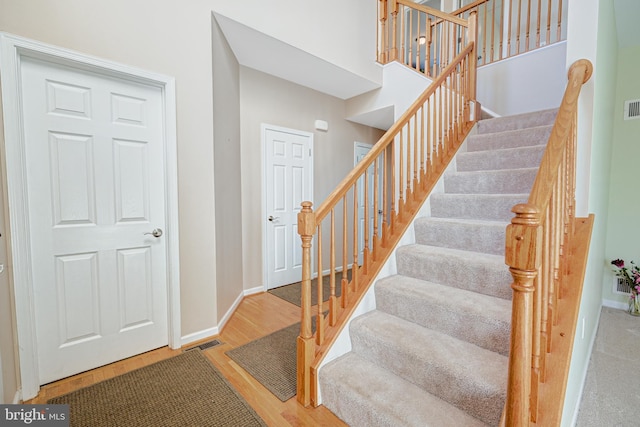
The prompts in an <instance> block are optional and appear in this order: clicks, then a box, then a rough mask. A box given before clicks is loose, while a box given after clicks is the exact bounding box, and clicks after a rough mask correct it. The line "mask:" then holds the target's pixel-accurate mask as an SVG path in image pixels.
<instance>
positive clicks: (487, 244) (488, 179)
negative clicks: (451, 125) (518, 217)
mask: <svg viewBox="0 0 640 427" xmlns="http://www.w3.org/2000/svg"><path fill="white" fill-rule="evenodd" d="M556 114H557V110H555V109H553V110H546V111H542V112H535V113H527V114H520V115H517V116H511V117H499V118H493V119H487V120H482V121H480V122H478V124H477V128H476V129H477V132H476V134H474V135H472V136H469V137H468V138H467V140H466V141H465V143H464V148H463V149H464V150H465V151H460V152H459V153H457V154H456V158H455V161H454V163H453V166H452V168H450V169H449V170H448V171H447V173H446V174H445V175H444V177H443V185H442V188H444V192H438V193H432V194H431V196H430V198H429V202H428V207H429V211H430V212H429V214H430V216H428V217H423V218H419V219H416V221H415V222H414V223H413V227H412V228H411V229H412V230H413V233H414V235H413V237H415V242H416V243H414V244H409V245H405V246H400V247H397V248H396V250H395V264H396V267H397V274H396V275H393V276H390V277H385V278H382V279H379V280H377V282H376V284H375V288H374V292H375V301H376V307H375V309H374V310H373V311H370V312H369V313H366V314H364V315H362V316H360V317H358V318H355V319H353V320H352V321H351V324H350V328H349V334H350V338H351V344H352V350H351V351H350V352H349V353H347V354H346V355H344V356H341V357H340V358H338V359H336V360H334V361H332V362H329V363H328V364H327V365H325V366H324V367H322V368H321V370H320V373H319V378H320V386H321V394H322V399H323V404H324V405H325V406H326V407H327V408H329V409H330V410H332V411H333V412H334V413H336V415H337V416H339V417H340V418H342V419H343V420H344V421H346V422H347V423H348V424H350V425H352V426H367V427H368V426H394V427H395V426H421V427H422V426H456V427H457V426H473V425H498V424H499V420H500V416H501V413H502V410H503V408H504V402H505V397H506V379H507V368H508V357H507V356H508V353H509V340H510V327H511V326H510V324H511V298H512V289H511V283H512V281H513V278H512V276H511V273H510V272H509V269H508V267H507V265H505V261H504V246H505V234H506V227H507V225H508V224H509V223H510V222H511V220H512V219H513V218H514V214H513V213H512V212H511V209H512V208H513V206H514V205H517V204H520V203H526V202H527V200H528V198H529V192H530V191H531V187H532V185H533V182H534V179H535V176H536V174H537V170H538V167H539V163H540V161H541V159H542V156H543V154H544V149H545V146H546V144H547V141H548V139H549V136H550V134H551V131H552V128H553V126H552V125H553V122H554V120H555V117H556ZM425 212H426V211H425ZM485 423H486V424H485Z"/></svg>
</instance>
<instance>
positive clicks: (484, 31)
mask: <svg viewBox="0 0 640 427" xmlns="http://www.w3.org/2000/svg"><path fill="white" fill-rule="evenodd" d="M480 7H482V8H484V16H483V18H484V23H483V24H482V43H479V44H481V45H482V64H486V63H487V44H488V43H489V40H487V39H488V37H487V15H488V13H487V12H488V11H487V4H486V3H484V4H481V5H480V6H479V7H478V9H480ZM478 38H480V36H479V35H478Z"/></svg>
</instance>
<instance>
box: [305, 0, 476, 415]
mask: <svg viewBox="0 0 640 427" xmlns="http://www.w3.org/2000/svg"><path fill="white" fill-rule="evenodd" d="M398 2H399V3H411V2H408V1H407V0H396V1H395V2H394V1H392V2H391V3H389V6H388V7H392V6H393V5H395V4H396V3H398ZM411 4H413V3H411ZM381 7H382V5H381ZM384 7H387V6H386V5H385V6H384ZM439 13H440V14H442V13H441V12H439ZM442 15H444V17H447V16H446V14H442ZM450 19H451V20H452V21H455V22H458V23H459V24H460V25H458V28H457V29H454V30H452V34H458V35H461V39H464V40H465V44H464V45H463V46H460V47H459V48H458V47H456V48H455V49H454V50H455V51H456V52H455V53H456V54H455V55H453V56H451V57H450V60H448V63H447V65H446V66H445V67H442V69H441V70H438V71H439V72H440V73H439V74H438V75H437V76H436V77H435V78H434V79H433V83H432V84H431V85H430V86H429V87H428V88H427V89H426V90H425V91H424V92H423V93H422V94H421V95H419V96H418V97H417V99H416V101H415V102H414V103H413V104H412V105H411V106H410V107H409V108H408V109H407V111H406V112H405V113H404V114H402V116H401V117H400V118H399V119H398V120H397V121H396V122H395V123H394V124H393V125H392V126H391V128H389V130H388V131H387V132H385V134H384V135H383V136H382V137H381V138H380V140H379V141H378V142H377V143H376V144H375V145H374V146H373V148H372V149H371V150H370V151H369V153H368V154H367V155H366V156H365V157H364V158H363V159H362V160H360V162H359V163H358V164H357V165H356V166H355V167H354V169H353V170H352V171H351V172H349V173H348V174H347V176H346V177H345V178H344V179H343V180H342V181H341V183H340V184H339V185H338V186H337V187H336V188H335V189H334V191H333V192H331V194H330V195H329V196H328V197H327V199H326V200H325V201H324V202H322V203H321V204H319V205H318V207H317V209H316V210H315V212H314V210H313V209H312V205H311V202H303V203H302V209H301V211H300V212H299V214H298V233H299V234H300V237H301V240H302V297H301V304H302V314H301V315H302V321H301V326H300V336H299V337H298V340H297V363H298V365H297V379H298V384H297V391H298V395H297V400H298V402H299V403H301V404H303V405H305V406H308V405H310V404H314V405H317V404H318V403H319V402H318V398H317V397H318V390H317V387H318V378H317V377H318V369H319V366H320V364H321V363H322V361H323V359H324V357H325V356H326V354H327V352H328V350H329V349H330V348H331V346H332V345H333V343H334V342H335V340H336V339H337V337H338V334H339V333H340V331H342V329H343V328H344V326H345V325H346V324H347V322H348V320H349V318H350V317H351V315H352V314H353V313H354V311H355V309H356V307H357V305H358V303H359V302H360V301H361V300H362V298H363V297H364V295H365V293H366V292H367V290H368V289H369V287H370V286H371V285H372V284H373V280H374V279H375V277H376V275H377V274H378V273H379V272H380V270H381V269H382V267H383V265H384V263H385V262H386V261H387V259H388V257H389V256H390V255H391V253H392V252H393V249H394V248H395V246H396V245H397V243H398V242H399V241H400V238H401V237H402V235H403V234H404V232H405V230H406V229H407V228H408V227H409V225H410V223H411V221H412V220H413V218H414V217H415V215H416V213H417V212H418V210H419V209H420V206H421V205H422V204H423V203H424V201H425V200H426V199H427V197H428V195H429V193H430V192H431V191H432V189H433V187H434V186H435V185H436V183H437V181H438V179H439V178H440V177H441V176H442V174H443V173H444V170H445V169H446V167H447V165H448V164H449V162H450V161H451V160H452V159H453V157H454V155H455V153H456V151H457V150H458V148H459V147H460V146H461V144H462V142H463V141H464V139H465V138H466V136H467V135H468V133H469V132H470V131H471V128H472V127H473V125H474V124H475V122H476V121H477V119H478V117H479V111H480V105H479V103H478V102H477V101H476V64H477V62H476V60H477V58H476V48H475V46H476V43H475V37H476V29H477V26H476V20H477V18H476V15H475V14H472V15H471V16H470V17H469V19H468V20H461V19H459V18H455V17H454V18H450ZM462 24H464V25H462ZM456 25H457V24H456ZM452 46H453V45H452ZM452 50H453V49H452ZM325 242H327V243H326V244H325ZM312 279H313V282H315V284H313V283H312ZM324 281H328V284H329V295H328V299H327V301H326V302H325V298H324V297H325V295H323V293H326V292H325V291H323V282H324ZM312 286H313V287H314V288H315V287H317V300H315V301H311V288H312ZM338 290H339V291H340V292H338ZM338 294H340V295H339V296H338ZM313 305H315V306H316V307H315V309H314V308H313ZM312 319H313V320H315V323H313V322H312ZM312 327H315V330H313V329H312Z"/></svg>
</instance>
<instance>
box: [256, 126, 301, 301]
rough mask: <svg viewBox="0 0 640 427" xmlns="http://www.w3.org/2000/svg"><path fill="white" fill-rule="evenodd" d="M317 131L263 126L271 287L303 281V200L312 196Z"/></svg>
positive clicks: (265, 219)
mask: <svg viewBox="0 0 640 427" xmlns="http://www.w3.org/2000/svg"><path fill="white" fill-rule="evenodd" d="M312 145H313V135H312V134H310V133H307V132H301V131H296V130H291V129H283V128H277V127H272V126H266V125H265V126H263V146H264V156H265V163H264V164H265V168H264V171H265V187H264V188H265V194H264V201H265V214H266V218H264V221H265V231H266V232H265V234H266V236H265V239H266V243H265V249H266V265H267V288H268V289H271V288H275V287H278V286H282V285H287V284H289V283H295V282H299V281H300V279H301V278H302V248H301V241H300V236H299V235H298V223H297V221H298V212H299V211H300V203H301V202H303V201H305V200H309V201H311V200H312V188H313V182H312V180H313V169H312V164H313V162H312Z"/></svg>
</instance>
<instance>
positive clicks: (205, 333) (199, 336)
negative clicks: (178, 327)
mask: <svg viewBox="0 0 640 427" xmlns="http://www.w3.org/2000/svg"><path fill="white" fill-rule="evenodd" d="M219 331H220V329H219V328H218V327H217V326H215V327H213V328H208V329H203V330H201V331H198V332H193V333H191V334H187V335H184V336H183V337H180V343H181V344H182V346H183V347H184V346H186V345H189V344H191V343H194V342H196V341H200V340H204V339H207V338H210V337H212V336H214V335H218V334H219V333H220V332H219Z"/></svg>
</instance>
